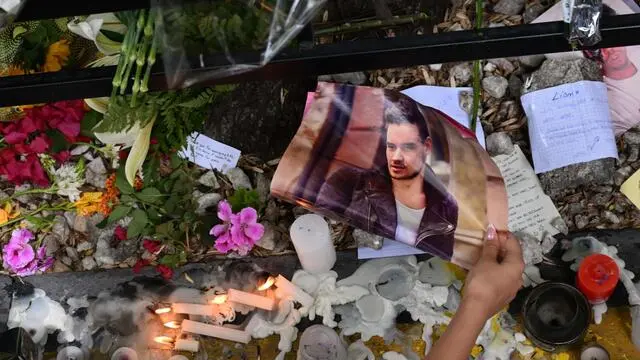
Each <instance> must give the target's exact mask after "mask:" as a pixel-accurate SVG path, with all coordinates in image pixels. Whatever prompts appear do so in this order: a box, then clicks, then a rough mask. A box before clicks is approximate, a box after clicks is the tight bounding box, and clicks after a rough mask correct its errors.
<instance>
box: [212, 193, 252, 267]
mask: <svg viewBox="0 0 640 360" xmlns="http://www.w3.org/2000/svg"><path fill="white" fill-rule="evenodd" d="M218 218H220V220H222V221H223V223H222V224H219V225H216V226H214V227H213V228H212V229H211V231H210V232H209V234H211V235H213V236H215V237H216V243H215V248H216V250H218V251H219V252H221V253H223V254H226V253H228V252H229V251H232V250H235V251H237V252H238V253H239V254H240V255H246V254H248V253H249V251H251V249H252V248H253V246H254V245H255V243H256V242H257V241H258V240H260V238H261V237H262V235H264V226H262V225H261V224H259V223H258V213H257V212H256V210H255V209H254V208H250V207H247V208H244V209H242V210H241V211H240V212H239V213H238V214H233V212H232V211H231V206H230V205H229V203H228V202H227V201H221V202H220V203H219V204H218Z"/></svg>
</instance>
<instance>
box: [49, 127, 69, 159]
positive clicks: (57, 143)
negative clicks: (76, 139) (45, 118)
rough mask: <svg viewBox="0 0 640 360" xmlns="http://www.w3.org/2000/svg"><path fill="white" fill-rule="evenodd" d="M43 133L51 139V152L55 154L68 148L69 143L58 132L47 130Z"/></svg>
mask: <svg viewBox="0 0 640 360" xmlns="http://www.w3.org/2000/svg"><path fill="white" fill-rule="evenodd" d="M45 133H46V134H47V135H48V136H49V138H50V139H51V152H53V153H57V152H60V151H63V150H67V149H68V148H69V142H68V141H67V139H65V137H64V135H63V134H62V133H61V132H60V131H59V130H57V129H49V130H47V131H45Z"/></svg>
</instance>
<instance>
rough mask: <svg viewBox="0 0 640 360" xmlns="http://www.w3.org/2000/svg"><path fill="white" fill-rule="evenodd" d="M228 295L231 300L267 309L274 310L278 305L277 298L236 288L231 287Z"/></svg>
mask: <svg viewBox="0 0 640 360" xmlns="http://www.w3.org/2000/svg"><path fill="white" fill-rule="evenodd" d="M227 296H228V297H227V299H228V300H229V301H230V302H234V303H239V304H245V305H249V306H254V307H257V308H260V309H265V310H273V308H274V307H275V305H276V301H275V299H272V298H268V297H265V296H260V295H256V294H251V293H248V292H244V291H240V290H236V289H229V292H228V293H227Z"/></svg>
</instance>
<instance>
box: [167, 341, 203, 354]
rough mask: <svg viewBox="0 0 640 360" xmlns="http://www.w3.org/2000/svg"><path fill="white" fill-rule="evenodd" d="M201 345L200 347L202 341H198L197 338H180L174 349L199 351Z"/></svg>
mask: <svg viewBox="0 0 640 360" xmlns="http://www.w3.org/2000/svg"><path fill="white" fill-rule="evenodd" d="M199 347H200V343H199V342H197V341H196V340H188V339H178V340H176V344H175V347H174V348H173V349H174V350H176V351H188V352H192V353H197V352H198V348H199Z"/></svg>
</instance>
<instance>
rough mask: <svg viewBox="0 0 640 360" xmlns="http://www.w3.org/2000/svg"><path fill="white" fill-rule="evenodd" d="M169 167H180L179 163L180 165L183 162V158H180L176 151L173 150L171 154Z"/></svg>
mask: <svg viewBox="0 0 640 360" xmlns="http://www.w3.org/2000/svg"><path fill="white" fill-rule="evenodd" d="M170 159H171V168H172V169H177V168H179V167H180V165H182V163H183V162H184V159H183V158H181V157H180V156H179V155H178V153H177V152H174V153H172V154H171V158H170Z"/></svg>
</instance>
